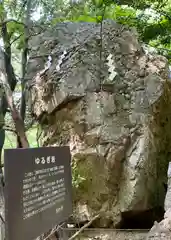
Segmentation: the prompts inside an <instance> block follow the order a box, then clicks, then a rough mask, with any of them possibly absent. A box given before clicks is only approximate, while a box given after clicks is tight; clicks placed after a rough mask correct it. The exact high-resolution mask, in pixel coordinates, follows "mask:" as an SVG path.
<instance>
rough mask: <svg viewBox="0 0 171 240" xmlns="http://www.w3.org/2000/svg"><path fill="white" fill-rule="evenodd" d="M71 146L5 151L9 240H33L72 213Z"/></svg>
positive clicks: (7, 234) (7, 233)
mask: <svg viewBox="0 0 171 240" xmlns="http://www.w3.org/2000/svg"><path fill="white" fill-rule="evenodd" d="M70 163H71V156H70V150H69V147H47V148H46V147H44V148H29V149H21V148H20V149H7V150H5V152H4V171H5V212H6V213H5V221H6V237H7V238H6V239H7V240H23V239H25V240H33V239H35V238H36V237H38V236H40V235H41V234H42V233H45V232H47V231H48V230H49V229H51V228H52V227H54V226H55V225H57V224H59V223H60V222H62V221H64V220H66V219H67V218H68V217H69V215H71V214H72V199H71V191H72V181H71V164H70Z"/></svg>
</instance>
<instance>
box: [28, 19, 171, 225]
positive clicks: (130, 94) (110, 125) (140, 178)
mask: <svg viewBox="0 0 171 240" xmlns="http://www.w3.org/2000/svg"><path fill="white" fill-rule="evenodd" d="M137 39H138V38H137V35H136V33H135V32H134V31H133V30H130V29H129V28H128V27H126V26H122V25H118V24H116V23H114V22H110V21H104V22H103V28H102V31H101V27H100V25H99V24H94V23H61V24H58V25H57V26H56V27H55V28H53V29H50V30H49V29H48V30H47V31H45V32H43V33H41V34H39V35H38V36H35V37H34V38H33V39H32V41H31V42H30V48H31V55H30V59H29V65H28V74H27V78H28V79H29V86H28V99H29V102H30V106H31V109H32V113H33V114H34V116H35V118H36V119H38V120H39V122H40V123H41V126H42V129H43V134H44V136H43V143H42V144H43V145H44V146H48V145H55V146H60V145H70V149H71V153H72V165H73V184H74V200H73V201H74V207H75V208H74V209H75V211H74V217H75V219H76V221H78V222H85V221H89V220H90V219H91V217H92V216H93V215H94V214H96V213H98V212H101V213H102V217H101V218H100V220H99V221H97V222H96V223H94V224H95V225H96V226H97V225H98V226H103V227H109V226H115V227H121V222H123V221H124V213H130V214H131V215H132V216H134V215H136V213H137V214H140V213H142V212H143V211H144V212H146V211H153V209H158V208H159V209H161V208H163V206H164V199H165V194H166V190H165V187H164V186H165V185H166V184H167V168H168V162H169V158H170V148H171V146H170V145H171V134H170V129H171V122H170V119H169V117H168V116H169V114H171V108H170V106H171V101H170V95H169V91H170V82H168V81H166V79H167V77H168V66H167V61H166V59H165V58H163V57H161V56H157V55H156V56H153V55H150V54H148V53H147V52H145V51H144V50H143V48H142V47H141V45H140V44H139V43H138V40H137ZM163 132H164V134H163ZM158 212H160V211H156V212H155V214H152V216H153V217H152V219H151V221H152V222H153V221H154V220H160V219H161V215H162V214H163V213H162V214H161V212H160V213H158ZM134 213H135V214H134ZM142 227H143V226H142ZM150 227H151V226H149V228H150Z"/></svg>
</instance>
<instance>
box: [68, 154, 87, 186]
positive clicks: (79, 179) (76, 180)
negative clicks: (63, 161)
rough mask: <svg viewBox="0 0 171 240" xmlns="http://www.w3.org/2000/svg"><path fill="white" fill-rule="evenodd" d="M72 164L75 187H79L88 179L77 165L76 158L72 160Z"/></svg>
mask: <svg viewBox="0 0 171 240" xmlns="http://www.w3.org/2000/svg"><path fill="white" fill-rule="evenodd" d="M71 166H72V185H73V187H74V188H75V189H77V188H79V186H80V185H81V184H82V183H83V182H84V181H85V180H86V179H85V178H83V177H82V176H81V175H80V172H79V170H78V167H77V161H76V160H75V159H73V160H72V164H71Z"/></svg>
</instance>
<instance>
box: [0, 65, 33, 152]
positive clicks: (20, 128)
mask: <svg viewBox="0 0 171 240" xmlns="http://www.w3.org/2000/svg"><path fill="white" fill-rule="evenodd" d="M0 80H1V82H2V84H3V86H4V91H5V95H6V99H7V103H8V106H9V108H10V112H11V115H12V118H13V121H14V124H15V128H16V132H17V134H18V136H19V138H20V141H21V145H22V147H23V148H28V147H29V143H28V140H27V136H26V133H25V126H24V122H23V120H22V118H21V116H20V114H19V112H18V111H17V109H16V106H15V104H14V100H13V96H12V91H11V89H10V87H9V84H8V81H7V76H6V73H5V72H3V71H2V70H1V73H0Z"/></svg>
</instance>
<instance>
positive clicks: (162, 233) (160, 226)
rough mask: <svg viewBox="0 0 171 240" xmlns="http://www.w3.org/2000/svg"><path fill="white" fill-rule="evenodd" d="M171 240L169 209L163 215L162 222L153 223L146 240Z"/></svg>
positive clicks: (170, 211)
mask: <svg viewBox="0 0 171 240" xmlns="http://www.w3.org/2000/svg"><path fill="white" fill-rule="evenodd" d="M170 239H171V208H170V209H168V210H167V211H166V213H165V215H164V220H162V221H161V222H160V223H157V222H155V224H154V226H153V227H152V229H151V230H150V232H149V234H148V236H147V240H170Z"/></svg>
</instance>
